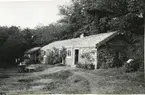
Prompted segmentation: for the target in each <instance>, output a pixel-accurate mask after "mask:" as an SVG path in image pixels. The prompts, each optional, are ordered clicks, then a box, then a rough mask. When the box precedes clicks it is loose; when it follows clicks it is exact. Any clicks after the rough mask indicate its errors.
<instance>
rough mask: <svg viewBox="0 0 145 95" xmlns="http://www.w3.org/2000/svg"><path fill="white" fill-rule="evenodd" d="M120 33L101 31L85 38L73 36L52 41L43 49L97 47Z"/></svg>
mask: <svg viewBox="0 0 145 95" xmlns="http://www.w3.org/2000/svg"><path fill="white" fill-rule="evenodd" d="M116 35H118V32H108V33H100V34H97V35H91V36H86V37H83V38H73V39H68V40H62V41H55V42H52V43H50V44H48V45H46V46H44V47H42V48H41V50H47V49H51V48H53V47H55V48H61V47H65V48H73V47H75V48H81V47H96V46H97V45H100V44H103V43H105V42H106V41H108V40H110V39H111V38H113V37H114V36H116Z"/></svg>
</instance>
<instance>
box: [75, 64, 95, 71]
mask: <svg viewBox="0 0 145 95" xmlns="http://www.w3.org/2000/svg"><path fill="white" fill-rule="evenodd" d="M76 67H77V68H83V69H89V70H92V69H94V68H95V66H94V64H92V63H91V64H81V63H78V64H77V65H76Z"/></svg>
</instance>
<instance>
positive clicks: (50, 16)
mask: <svg viewBox="0 0 145 95" xmlns="http://www.w3.org/2000/svg"><path fill="white" fill-rule="evenodd" d="M69 2H70V0H45V1H43V0H41V1H40V0H15V1H14V0H5V1H4V0H3V1H2V0H0V26H8V27H9V26H12V25H13V26H20V27H21V28H35V27H36V26H38V25H49V24H51V23H55V22H57V21H58V20H59V19H60V18H61V16H60V15H59V9H58V6H59V5H66V4H69Z"/></svg>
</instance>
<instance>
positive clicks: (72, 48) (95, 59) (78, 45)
mask: <svg viewBox="0 0 145 95" xmlns="http://www.w3.org/2000/svg"><path fill="white" fill-rule="evenodd" d="M123 39H124V38H123V35H122V34H120V33H118V32H108V33H101V34H97V35H91V36H86V37H84V36H83V35H81V37H80V38H73V39H68V40H62V41H55V42H52V43H50V44H48V45H46V46H44V47H42V48H41V52H42V53H43V55H44V56H47V55H48V54H49V52H48V51H49V50H51V49H52V48H54V47H55V48H58V49H61V48H62V47H64V48H66V50H67V56H66V59H65V61H66V62H65V64H66V65H70V66H72V67H74V66H76V65H77V64H80V63H81V64H93V65H94V66H95V69H97V68H105V66H107V65H110V66H112V65H113V63H114V62H116V61H117V60H118V59H120V60H121V58H122V57H121V55H123V54H122V51H123V50H124V47H125V41H124V40H123ZM45 58H47V57H45ZM43 60H46V59H43ZM43 62H44V61H43ZM44 63H45V62H44ZM116 64H118V63H116Z"/></svg>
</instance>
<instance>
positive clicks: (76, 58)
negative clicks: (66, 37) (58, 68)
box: [75, 49, 79, 64]
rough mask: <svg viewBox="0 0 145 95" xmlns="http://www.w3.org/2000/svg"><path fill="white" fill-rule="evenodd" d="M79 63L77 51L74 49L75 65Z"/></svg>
mask: <svg viewBox="0 0 145 95" xmlns="http://www.w3.org/2000/svg"><path fill="white" fill-rule="evenodd" d="M78 61H79V50H78V49H75V64H77V63H78Z"/></svg>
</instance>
